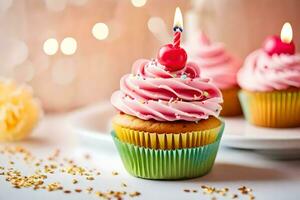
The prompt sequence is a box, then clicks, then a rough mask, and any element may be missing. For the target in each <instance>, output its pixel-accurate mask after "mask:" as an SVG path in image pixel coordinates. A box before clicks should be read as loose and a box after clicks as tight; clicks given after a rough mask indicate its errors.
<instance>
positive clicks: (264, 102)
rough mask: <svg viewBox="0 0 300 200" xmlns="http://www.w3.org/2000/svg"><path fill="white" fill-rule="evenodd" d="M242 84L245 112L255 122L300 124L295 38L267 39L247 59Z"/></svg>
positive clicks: (299, 76)
mask: <svg viewBox="0 0 300 200" xmlns="http://www.w3.org/2000/svg"><path fill="white" fill-rule="evenodd" d="M283 30H284V29H283ZM290 32H291V31H290ZM238 83H239V85H240V86H241V88H242V91H241V92H240V95H239V96H240V100H241V104H242V108H243V112H244V114H245V117H246V119H247V120H248V121H249V122H250V123H251V124H254V125H257V126H263V127H273V128H286V127H298V126H300V114H299V113H300V54H299V53H297V54H296V53H295V46H294V43H293V42H292V41H291V39H290V40H289V41H286V40H284V35H282V36H281V38H279V37H278V36H272V37H269V38H267V39H266V41H265V43H264V45H263V47H262V48H261V49H258V50H255V51H254V52H252V53H251V54H250V55H248V57H247V58H246V59H245V62H244V65H243V67H242V68H241V69H240V71H239V73H238Z"/></svg>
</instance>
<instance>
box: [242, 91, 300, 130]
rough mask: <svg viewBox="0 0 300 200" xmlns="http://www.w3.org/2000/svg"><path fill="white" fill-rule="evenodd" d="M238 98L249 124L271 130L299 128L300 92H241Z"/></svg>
mask: <svg viewBox="0 0 300 200" xmlns="http://www.w3.org/2000/svg"><path fill="white" fill-rule="evenodd" d="M239 98H240V101H241V104H242V108H243V112H244V115H245V117H246V119H247V121H249V122H250V123H251V124H254V125H257V126H264V127H273V128H287V127H297V126H300V114H299V113H300V90H299V91H289V90H285V91H274V92H249V91H241V92H240V93H239Z"/></svg>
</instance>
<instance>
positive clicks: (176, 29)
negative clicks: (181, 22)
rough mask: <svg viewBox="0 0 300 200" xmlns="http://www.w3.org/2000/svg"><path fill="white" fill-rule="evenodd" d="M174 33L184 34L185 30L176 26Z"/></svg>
mask: <svg viewBox="0 0 300 200" xmlns="http://www.w3.org/2000/svg"><path fill="white" fill-rule="evenodd" d="M173 31H174V32H181V33H182V32H183V29H182V28H181V27H179V26H175V27H174V28H173Z"/></svg>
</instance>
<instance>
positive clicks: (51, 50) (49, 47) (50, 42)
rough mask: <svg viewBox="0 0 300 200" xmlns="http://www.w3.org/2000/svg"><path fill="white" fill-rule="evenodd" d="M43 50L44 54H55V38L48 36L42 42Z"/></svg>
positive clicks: (56, 47)
mask: <svg viewBox="0 0 300 200" xmlns="http://www.w3.org/2000/svg"><path fill="white" fill-rule="evenodd" d="M43 50H44V52H45V54H47V55H49V56H52V55H54V54H56V52H57V50H58V42H57V40H56V39H54V38H49V39H47V40H46V41H45V42H44V45H43Z"/></svg>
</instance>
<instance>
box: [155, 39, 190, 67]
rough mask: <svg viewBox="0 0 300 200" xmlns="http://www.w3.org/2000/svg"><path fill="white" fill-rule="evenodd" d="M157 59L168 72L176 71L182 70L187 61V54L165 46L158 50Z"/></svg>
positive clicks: (178, 48) (169, 45) (171, 46)
mask: <svg viewBox="0 0 300 200" xmlns="http://www.w3.org/2000/svg"><path fill="white" fill-rule="evenodd" d="M157 59H158V62H159V63H160V64H161V65H164V66H165V67H166V69H167V70H168V71H177V70H181V69H183V68H184V66H185V64H186V61H187V54H186V52H185V50H184V49H183V48H181V47H175V46H173V44H166V45H164V46H162V47H161V48H160V49H159V52H158V55H157Z"/></svg>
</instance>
